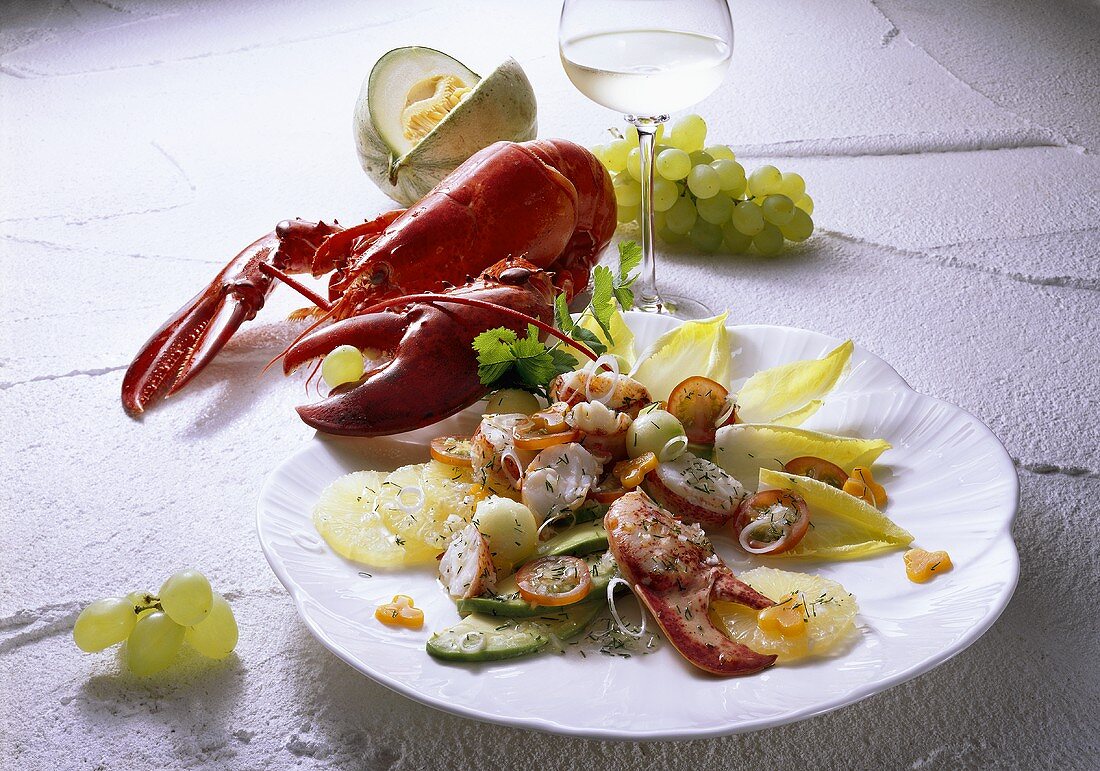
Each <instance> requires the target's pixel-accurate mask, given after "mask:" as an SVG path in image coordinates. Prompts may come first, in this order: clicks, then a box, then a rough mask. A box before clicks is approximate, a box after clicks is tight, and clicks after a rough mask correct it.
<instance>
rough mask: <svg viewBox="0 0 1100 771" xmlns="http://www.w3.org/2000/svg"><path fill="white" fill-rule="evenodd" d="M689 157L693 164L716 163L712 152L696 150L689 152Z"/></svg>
mask: <svg viewBox="0 0 1100 771" xmlns="http://www.w3.org/2000/svg"><path fill="white" fill-rule="evenodd" d="M688 158H689V159H690V160H691V165H692V166H706V165H709V164H711V163H714V158H713V156H711V154H710V153H705V152H703V151H702V150H695V151H693V152H690V153H688Z"/></svg>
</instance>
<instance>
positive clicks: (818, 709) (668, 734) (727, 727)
mask: <svg viewBox="0 0 1100 771" xmlns="http://www.w3.org/2000/svg"><path fill="white" fill-rule="evenodd" d="M635 313H637V312H631V314H630V315H633V314H635ZM637 315H641V316H647V317H649V316H650V314H640V313H639V314H637ZM661 318H667V317H661ZM673 321H675V320H673ZM670 328H671V327H670ZM727 329H729V330H730V331H731V332H733V333H736V332H738V331H739V330H746V331H747V330H770V331H775V332H780V333H783V334H792V333H793V334H806V333H809V334H812V335H815V336H820V337H824V338H826V339H830V340H833V341H836V342H837V343H839V342H841V341H840V339H839V338H835V337H833V336H831V335H826V334H824V333H821V332H815V331H813V330H805V329H799V328H797V327H788V326H780V325H773V324H742V325H727ZM735 350H736V348H735ZM855 353H856V354H861V356H862V357H864V358H865V359H868V360H870V361H872V362H873V363H874V364H876V365H879V366H882V367H884V368H885V369H886V370H887V371H888V372H889V373H890V374H891V375H892V376H893V378H894V379H895V380H896V384H897V386H900V387H901V389H902V390H903V391H908V392H910V393H912V394H915V395H916V396H918V397H920V398H921V399H927V400H929V401H932V402H936V403H939V404H941V405H943V406H944V407H946V408H947V409H948V410H949V411H954V412H956V413H958V414H959V415H961V416H963V417H965V418H966V419H968V420H969V422H970V423H971V424H972V425H973V426H975V427H976V428H977V429H978V430H979V431H980V432H982V433H983V434H984V435H985V436H986V438H988V439H992V440H993V442H994V444H995V446H996V447H997V448H998V449H999V451H1000V458H999V459H1000V461H1001V462H1002V463H1001V472H1007V473H1006V474H1005V476H1006V477H1007V478H1009V479H1010V494H1009V499H1010V500H1009V504H1010V509H1009V511H1008V515H1007V516H1006V517H1005V518H1004V521H1003V522H1002V524H1001V527H1000V528H999V529H998V531H997V538H996V540H995V541H992V542H991V543H990V549H991V550H992V549H994V548H997V547H1000V548H1007V549H1008V552H1009V554H1008V555H1006V556H1009V557H1010V558H1011V559H1010V560H1009V561H1008V563H1007V565H1006V566H1007V568H1008V570H1009V573H1010V574H1009V575H1006V576H1004V579H1005V580H1004V581H1003V583H1002V584H1001V586H1000V592H999V594H998V595H997V596H996V597H995V598H994V599H993V602H992V603H991V605H990V608H989V610H988V612H987V613H986V615H985V616H984V617H983V618H982V619H981V620H980V621H978V622H977V623H975V624H974V625H973V626H971V627H970V628H969V629H968V630H967V631H966V633H965V634H963V635H962V636H960V638H959V639H958V640H956V641H955V642H953V643H951V644H949V645H947V646H946V647H944V648H942V649H940V650H938V651H936V652H935V653H934V654H932V655H930V656H928V657H926V658H925V659H924V660H922V661H919V662H916V663H915V664H913V665H912V666H910V667H908V668H907V669H904V670H902V671H900V672H896V673H894V674H892V675H889V676H887V677H884V678H881V679H876V680H873V681H871V682H867V683H864V684H862V685H860V686H857V687H855V688H853V689H852V690H850V691H848V692H846V693H844V694H842V695H840V696H837V697H834V698H831V699H828V700H826V701H824V702H818V703H815V704H812V705H808V706H805V707H800V708H796V709H792V710H789V711H787V712H784V713H783V714H781V715H777V716H769V717H762V718H755V719H749V720H739V721H734V722H725V723H721V724H715V725H711V726H704V727H699V728H695V729H691V730H685V729H671V730H661V729H657V730H651V731H645V730H642V731H624V730H600V729H598V728H588V727H583V726H573V725H562V724H560V723H557V722H555V721H554V720H551V719H548V718H539V717H530V718H524V717H520V716H516V715H509V716H500V715H490V714H486V713H484V712H482V711H479V710H477V709H476V708H473V707H467V706H465V705H462V704H453V703H449V702H445V701H443V700H441V699H440V698H438V697H435V696H432V695H430V694H425V693H423V692H421V691H419V690H417V688H415V687H414V686H411V685H408V684H406V683H403V682H401V681H400V680H397V679H396V678H394V677H391V676H390V675H388V674H387V673H385V672H384V671H381V670H380V669H377V668H374V667H371V666H369V665H368V664H367V663H365V662H364V661H362V660H361V659H359V658H358V657H356V656H355V655H353V654H352V653H350V652H348V651H346V650H345V649H343V648H342V647H341V645H340V644H339V643H338V642H336V641H335V640H333V639H332V638H331V637H330V636H329V634H328V633H327V632H326V631H325V630H324V628H322V626H321V625H320V624H318V623H317V622H316V621H314V619H313V618H312V617H311V616H310V615H309V614H308V613H307V612H306V610H305V606H306V605H307V604H309V603H313V604H317V605H318V606H320V604H319V603H317V601H316V600H315V599H314V598H313V597H312V596H310V595H309V593H308V592H306V591H305V590H304V589H303V588H302V587H300V586H299V585H298V584H297V583H296V582H295V581H294V580H293V579H292V578H291V577H290V576H289V574H288V573H287V571H286V569H285V567H284V565H283V563H282V561H281V560H280V559H279V558H278V556H277V555H276V554H275V552H274V548H273V546H272V545H271V544H270V543H269V542H268V541H267V539H266V538H265V537H264V528H263V524H264V520H265V514H266V509H265V503H266V502H267V500H268V499H269V494H270V493H271V491H272V490H274V489H275V488H276V487H277V486H279V484H280V482H279V476H280V474H281V473H282V472H283V470H284V469H286V468H288V467H291V466H293V465H295V462H296V461H297V460H298V459H299V458H300V457H301V456H305V455H308V454H311V453H313V452H316V451H317V444H318V443H320V444H322V445H325V444H327V443H328V441H329V440H328V439H327V438H325V437H324V436H323V435H321V434H315V435H314V436H313V437H312V438H311V439H310V440H308V441H307V442H306V443H304V444H303V445H302V446H300V447H299V448H297V449H296V450H295V451H294V452H292V453H291V454H290V455H289V456H288V457H287V458H285V459H284V460H283V461H282V462H281V463H279V464H278V465H277V466H276V467H275V468H274V469H272V470H271V472H270V473H269V474H268V475H267V477H266V479H265V480H264V483H263V485H262V487H261V489H260V494H259V497H258V501H257V511H256V528H257V535H258V538H259V541H260V546H261V549H262V551H263V553H264V557H265V558H266V559H267V561H268V564H269V565H270V566H271V569H272V571H273V572H274V573H275V575H276V577H277V578H278V579H279V581H280V583H282V584H283V586H284V587H285V588H286V590H287V591H288V593H289V594H290V595H291V597H292V598H293V600H294V604H295V609H296V611H297V612H298V616H299V617H300V618H301V619H302V621H304V622H305V624H306V627H307V628H308V629H309V631H310V633H311V634H313V636H314V637H316V638H317V639H318V640H319V641H320V642H321V643H322V644H323V645H324V646H325V647H326V648H327V649H328V650H329V651H331V652H332V653H333V654H335V655H336V656H337V657H338V658H339V659H341V660H342V661H344V662H345V663H346V664H348V665H349V666H351V667H352V668H354V669H355V670H357V671H358V672H361V673H362V674H364V675H366V676H367V677H369V678H371V679H372V680H374V681H375V682H377V683H379V684H380V685H382V686H384V687H386V688H389V689H390V690H392V691H394V692H396V693H398V694H400V695H402V696H406V697H408V698H410V699H412V700H413V701H416V702H419V703H421V704H424V705H426V706H429V707H433V708H435V709H439V710H442V711H444V712H448V713H451V714H454V715H459V716H461V717H466V718H470V719H472V720H476V721H479V722H485V723H491V724H496V725H504V726H508V727H512V728H522V729H528V730H535V731H541V732H545V733H552V734H557V735H564V736H573V737H578V738H587V739H600V740H613V741H667V740H691V739H706V738H713V737H719V736H729V735H733V734H740V733H749V732H752V731H758V730H763V729H765V728H773V727H777V726H782V725H786V724H789V723H794V722H798V721H801V720H806V719H809V718H812V717H816V716H818V715H823V714H825V713H827V712H832V711H834V710H837V709H840V708H842V707H845V706H848V705H850V704H855V703H856V702H859V701H862V700H864V699H866V698H869V697H870V696H873V695H875V694H878V693H881V692H883V691H885V690H887V689H889V688H892V687H894V686H896V685H900V684H901V683H904V682H906V681H908V680H911V679H913V678H914V677H918V676H919V675H921V674H924V673H926V672H928V671H930V670H932V669H934V668H935V667H937V666H939V665H940V664H943V663H944V662H945V661H947V660H949V659H951V658H953V657H954V656H956V655H958V654H959V653H961V652H962V651H964V650H965V649H966V648H968V647H970V646H971V645H973V644H974V643H975V642H976V641H977V640H978V639H979V638H980V637H981V636H982V635H983V634H985V632H986V631H988V630H989V628H990V627H992V626H993V624H994V623H995V622H996V621H997V619H998V618H999V617H1000V616H1001V613H1003V611H1004V609H1005V607H1007V605H1008V603H1009V601H1010V600H1011V598H1012V595H1013V593H1014V592H1015V588H1016V585H1017V582H1018V580H1019V574H1020V561H1019V552H1018V550H1017V548H1016V543H1015V541H1014V540H1013V538H1012V525H1013V522H1014V521H1015V518H1016V516H1017V514H1018V510H1019V500H1020V490H1019V477H1018V474H1017V472H1016V468H1015V464H1014V463H1013V462H1012V459H1011V456H1010V455H1009V453H1008V451H1007V449H1005V447H1004V444H1003V443H1002V442H1001V440H1000V439H999V438H998V437H997V435H996V434H994V433H993V431H992V430H991V429H990V428H989V427H988V426H986V425H985V423H983V422H982V421H981V420H979V419H978V418H976V417H975V416H974V415H972V414H971V413H970V412H969V411H967V410H965V409H963V408H962V407H959V406H958V405H955V404H952V403H950V402H947V401H945V400H943V399H939V398H937V397H934V396H929V395H927V394H922V393H920V392H918V391H916V390H915V389H913V388H912V387H911V386H910V385H909V384H908V383H907V382H906V380H905V379H904V378H903V377H902V376H901V375H900V374H899V373H898V372H897V370H896V369H894V367H892V366H891V365H890V364H889V363H887V362H886V361H885V360H883V359H882V358H881V357H879V356H878V355H876V354H874V353H871V352H870V351H868V350H866V349H864V348H862V347H861V346H859V345H858V344H857V345H856V348H855ZM883 390H892V389H891V388H889V387H883V388H875V389H870V390H866V391H860V392H859V393H875V392H878V391H883ZM338 441H346V438H343V437H341V438H338ZM364 441H370V440H364ZM320 607H323V606H320ZM425 655H427V654H425Z"/></svg>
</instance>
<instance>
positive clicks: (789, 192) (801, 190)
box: [778, 171, 806, 201]
mask: <svg viewBox="0 0 1100 771" xmlns="http://www.w3.org/2000/svg"><path fill="white" fill-rule="evenodd" d="M781 176H782V179H781V180H780V182H779V190H778V192H780V193H782V194H783V195H785V196H787V197H788V198H790V199H791V200H792V201H797V200H798V199H799V198H801V197H802V196H803V195H804V194H805V193H806V180H804V179H802V177H801V176H800V175H798V174H795V173H794V172H793V171H784V172H783V174H782V175H781Z"/></svg>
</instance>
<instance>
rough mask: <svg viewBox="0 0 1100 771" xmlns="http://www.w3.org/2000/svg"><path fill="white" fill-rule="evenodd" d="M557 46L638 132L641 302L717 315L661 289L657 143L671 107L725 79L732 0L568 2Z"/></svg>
mask: <svg viewBox="0 0 1100 771" xmlns="http://www.w3.org/2000/svg"><path fill="white" fill-rule="evenodd" d="M558 47H559V51H560V53H561V63H562V67H564V68H565V74H566V75H568V76H569V80H571V81H572V82H573V85H574V86H576V87H577V89H578V90H579V91H580V92H581V93H582V94H584V95H585V96H587V97H588V98H589V99H591V100H592V101H593V102H596V103H597V104H600V105H603V106H604V107H608V108H610V109H612V110H618V111H619V112H622V113H624V114H625V115H626V120H627V121H628V122H629V123H631V124H632V125H633V126H634V127H635V128H636V129H637V130H638V147H639V151H640V154H641V177H642V179H641V183H642V201H641V207H642V217H641V230H642V269H641V274H640V275H639V276H638V279H637V281H636V282H635V284H634V289H635V292H634V295H635V304H636V305H637V306H638V308H639V309H640V310H643V311H656V312H662V311H663V312H666V313H670V314H671V315H673V316H676V317H678V318H688V319H696V318H703V317H705V316H710V315H712V314H711V311H710V310H709V309H708V308H707V307H706V306H705V305H703V304H702V303H700V302H698V301H696V300H692V299H691V298H687V297H680V296H675V295H670V294H661V293H658V291H657V276H656V266H655V262H654V254H653V195H652V191H653V165H654V157H653V146H654V138H655V135H656V133H657V131H658V129H659V128H660V126H661V124H663V123H665V122H666V121H667V120H668V119H669V113H670V112H674V111H676V110H682V109H684V108H686V107H690V106H691V105H693V104H695V103H697V102H700V101H702V100H703V99H705V98H706V97H707V96H709V95H710V94H711V93H712V92H713V91H714V90H715V89H716V88H718V86H719V85H721V83H722V80H723V79H724V78H725V76H726V71H727V70H728V69H729V63H730V53H731V52H732V50H733V22H732V20H731V19H730V10H729V6H728V5H727V3H726V0H565V4H564V5H563V6H562V10H561V22H560V23H559V25H558Z"/></svg>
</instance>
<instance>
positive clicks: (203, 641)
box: [183, 592, 240, 659]
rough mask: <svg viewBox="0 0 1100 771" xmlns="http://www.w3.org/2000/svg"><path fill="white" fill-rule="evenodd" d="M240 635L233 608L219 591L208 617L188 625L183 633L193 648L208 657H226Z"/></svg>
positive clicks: (234, 646) (215, 594)
mask: <svg viewBox="0 0 1100 771" xmlns="http://www.w3.org/2000/svg"><path fill="white" fill-rule="evenodd" d="M239 636H240V633H239V631H238V629H237V619H235V618H234V617H233V609H232V608H230V607H229V603H228V602H226V601H225V598H224V597H222V596H221V595H220V594H218V593H217V592H214V604H213V606H212V607H211V608H210V613H209V614H208V615H207V617H206V618H204V619H203V620H202V621H200V622H199V623H197V624H195V625H194V626H189V627H187V629H186V630H185V631H184V635H183V637H184V639H185V640H187V643H188V644H189V645H190V646H191V647H192V648H194V649H195V650H196V651H198V652H199V653H201V654H202V655H203V656H206V658H208V659H224V658H225V657H226V656H228V655H229V654H230V653H232V652H233V649H234V648H236V647H237V638H238V637H239Z"/></svg>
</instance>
